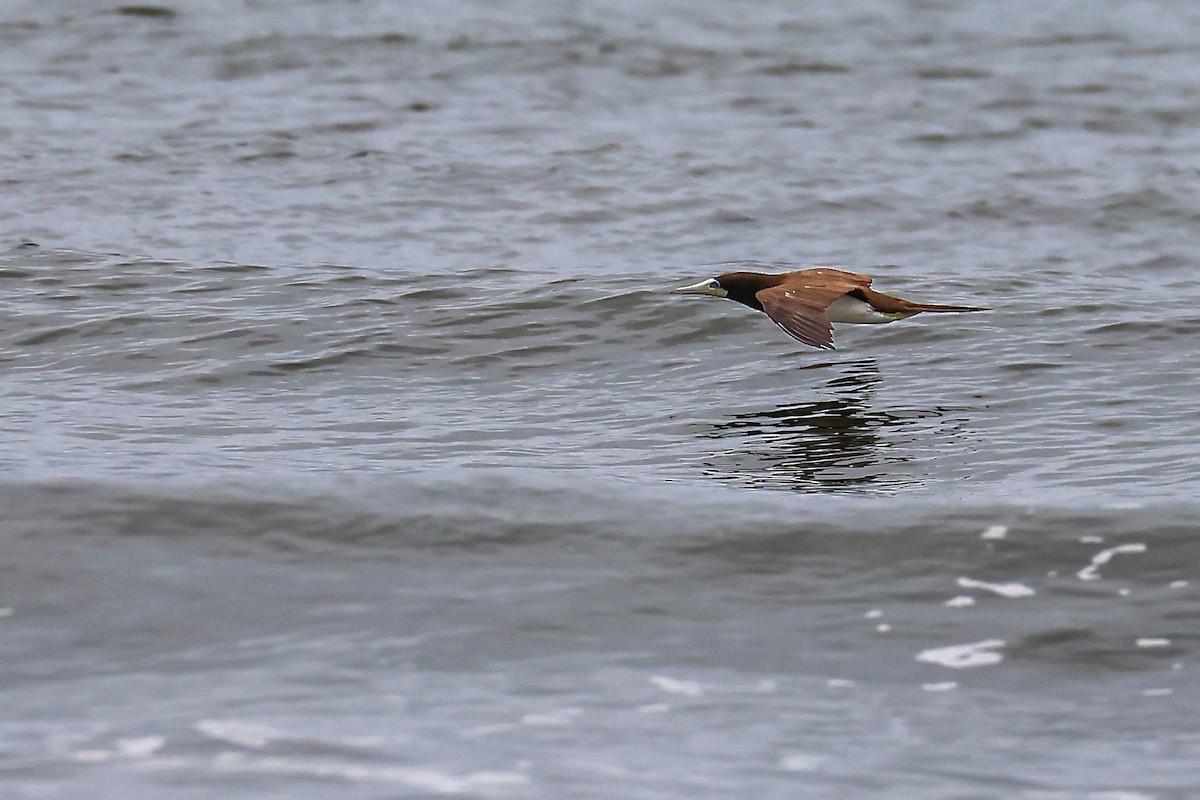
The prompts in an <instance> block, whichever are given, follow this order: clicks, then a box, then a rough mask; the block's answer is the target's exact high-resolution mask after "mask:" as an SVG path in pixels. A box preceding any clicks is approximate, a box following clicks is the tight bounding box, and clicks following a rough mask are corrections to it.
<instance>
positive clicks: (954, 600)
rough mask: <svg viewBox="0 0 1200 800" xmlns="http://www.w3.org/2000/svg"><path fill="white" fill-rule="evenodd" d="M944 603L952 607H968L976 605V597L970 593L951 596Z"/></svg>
mask: <svg viewBox="0 0 1200 800" xmlns="http://www.w3.org/2000/svg"><path fill="white" fill-rule="evenodd" d="M944 605H947V606H950V608H967V607H969V606H973V605H975V598H974V597H972V596H971V595H969V594H960V595H957V596H956V597H951V598H950V599H949V600H947V601H946V602H945V603H944Z"/></svg>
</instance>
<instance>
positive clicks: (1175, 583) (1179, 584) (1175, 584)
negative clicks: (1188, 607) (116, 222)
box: [1170, 581, 1188, 589]
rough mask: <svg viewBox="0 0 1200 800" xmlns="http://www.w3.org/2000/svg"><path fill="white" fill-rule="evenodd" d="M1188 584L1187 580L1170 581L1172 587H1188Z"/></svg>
mask: <svg viewBox="0 0 1200 800" xmlns="http://www.w3.org/2000/svg"><path fill="white" fill-rule="evenodd" d="M1187 586H1188V582H1187V581H1171V583H1170V587H1171V588H1172V589H1186V588H1187Z"/></svg>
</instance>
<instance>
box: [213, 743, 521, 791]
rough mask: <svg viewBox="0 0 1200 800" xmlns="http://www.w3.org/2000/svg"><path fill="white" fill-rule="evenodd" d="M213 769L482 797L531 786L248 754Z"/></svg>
mask: <svg viewBox="0 0 1200 800" xmlns="http://www.w3.org/2000/svg"><path fill="white" fill-rule="evenodd" d="M213 767H214V768H216V769H217V770H218V771H222V772H249V773H258V774H269V775H303V776H309V777H315V778H341V779H343V780H350V781H368V780H369V781H381V782H388V783H397V784H402V785H404V786H407V787H410V788H412V789H417V790H419V791H424V792H432V793H434V794H444V795H463V794H480V793H487V792H488V790H489V789H492V790H494V789H503V788H507V787H512V786H525V785H527V784H528V783H529V778H528V777H527V776H525V775H522V774H521V773H519V772H470V773H467V774H465V775H451V774H448V773H445V772H441V771H439V770H435V769H430V768H426V767H391V766H379V765H369V764H349V763H340V762H333V761H317V760H314V759H311V758H304V759H301V758H282V757H280V758H275V757H267V758H263V757H248V756H246V755H245V754H244V753H222V754H221V755H219V756H217V757H216V758H215V759H214V760H213Z"/></svg>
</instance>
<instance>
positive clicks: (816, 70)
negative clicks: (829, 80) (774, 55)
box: [755, 60, 850, 77]
mask: <svg viewBox="0 0 1200 800" xmlns="http://www.w3.org/2000/svg"><path fill="white" fill-rule="evenodd" d="M755 71H756V72H757V73H758V74H760V75H771V76H774V77H787V76H791V75H841V74H844V73H847V72H849V71H850V68H849V67H847V66H845V65H843V64H832V63H828V62H824V61H797V60H788V61H783V62H780V63H777V64H769V65H767V66H765V67H759V68H758V69H757V70H755Z"/></svg>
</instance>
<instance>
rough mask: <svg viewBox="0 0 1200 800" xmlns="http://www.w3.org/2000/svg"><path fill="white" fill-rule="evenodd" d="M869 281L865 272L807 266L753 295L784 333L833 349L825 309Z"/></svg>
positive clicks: (814, 344) (829, 325) (824, 348)
mask: <svg viewBox="0 0 1200 800" xmlns="http://www.w3.org/2000/svg"><path fill="white" fill-rule="evenodd" d="M870 283H871V279H870V278H869V277H867V276H866V275H858V274H855V273H853V272H843V271H841V270H836V269H807V270H803V271H801V272H793V273H791V274H790V275H788V277H787V280H786V281H784V282H783V283H781V284H780V285H779V286H772V287H771V288H770V289H763V290H762V291H760V292H757V293H756V294H755V295H754V296H755V297H756V298H758V302H760V303H762V307H763V311H765V312H766V314H767V316H768V317H770V318H771V320H772V321H773V322H774V323H775V324H776V325H778V326H779V327H781V328H783V329H784V331H786V332H787V333H788V335H790V336H792V337H793V338H795V339H799V340H800V341H802V342H804V343H805V344H807V345H812V346H813V347H820V348H821V349H823V350H832V349H833V325H831V324H830V322H829V317H828V316H826V314H825V309H827V308H829V306H830V305H831V304H832V303H833V301H835V300H837V299H838V298H839V297H842V296H844V295H845V294H846V293H847V292H849V291H851V290H853V289H861V288H863V287H865V286H867V285H869V284H870Z"/></svg>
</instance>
